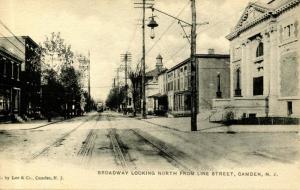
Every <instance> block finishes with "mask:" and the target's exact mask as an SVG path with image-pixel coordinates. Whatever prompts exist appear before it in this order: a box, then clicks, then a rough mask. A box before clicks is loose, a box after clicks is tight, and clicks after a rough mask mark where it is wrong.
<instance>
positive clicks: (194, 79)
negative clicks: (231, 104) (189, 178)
mask: <svg viewBox="0 0 300 190" xmlns="http://www.w3.org/2000/svg"><path fill="white" fill-rule="evenodd" d="M151 9H152V11H154V10H156V11H158V12H160V13H162V14H164V15H166V16H169V17H171V18H174V19H176V20H178V22H179V24H181V22H182V23H185V24H187V25H188V26H190V27H191V40H190V41H189V42H190V49H191V54H190V64H191V87H192V88H191V131H197V113H198V95H197V94H198V93H197V89H198V88H197V77H198V74H197V63H196V56H195V54H196V38H197V34H196V26H197V23H196V5H195V0H191V12H192V24H190V23H188V22H185V21H183V20H181V19H179V18H177V17H175V16H172V15H170V14H168V13H166V12H164V11H161V10H158V9H156V8H154V7H153V6H152V7H151ZM154 23H155V24H156V25H154ZM202 24H208V22H205V23H202ZM199 25H201V24H199ZM148 26H149V27H150V28H151V33H153V34H154V31H153V28H154V27H157V26H158V24H157V23H156V22H155V21H154V17H153V15H152V17H151V20H150V23H149V24H148ZM151 26H153V27H151ZM182 29H183V31H184V33H185V34H186V32H185V30H184V28H183V27H182ZM153 36H154V35H153ZM151 38H152V37H151Z"/></svg>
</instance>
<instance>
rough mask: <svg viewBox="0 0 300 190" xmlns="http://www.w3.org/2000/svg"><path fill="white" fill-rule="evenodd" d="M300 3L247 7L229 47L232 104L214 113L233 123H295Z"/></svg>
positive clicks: (299, 98) (299, 100) (299, 112)
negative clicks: (228, 114) (226, 114)
mask: <svg viewBox="0 0 300 190" xmlns="http://www.w3.org/2000/svg"><path fill="white" fill-rule="evenodd" d="M299 4H300V0H285V1H277V0H275V1H269V3H265V4H263V3H259V2H257V3H249V4H248V6H247V7H246V9H245V11H244V13H243V15H242V16H241V18H240V20H239V22H238V24H237V25H236V26H235V28H234V30H233V31H232V32H231V33H230V34H229V35H228V36H227V39H228V40H229V41H230V54H231V61H230V76H231V85H230V89H231V92H230V94H231V96H230V97H231V98H230V99H227V100H223V101H222V100H216V101H215V102H214V107H215V108H216V109H218V108H223V109H224V108H225V109H227V108H229V109H231V110H232V111H233V112H234V116H235V118H241V117H249V116H251V115H252V116H258V117H265V116H273V117H279V116H280V117H285V116H291V117H294V116H295V117H299V116H300V109H299V107H300V92H299V90H300V84H299V79H300V78H299V21H300V14H299V12H300V5H299Z"/></svg>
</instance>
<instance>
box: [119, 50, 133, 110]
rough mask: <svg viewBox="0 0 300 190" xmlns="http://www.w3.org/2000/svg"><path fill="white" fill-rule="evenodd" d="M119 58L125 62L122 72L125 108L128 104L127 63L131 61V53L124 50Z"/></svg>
mask: <svg viewBox="0 0 300 190" xmlns="http://www.w3.org/2000/svg"><path fill="white" fill-rule="evenodd" d="M121 60H122V61H123V62H124V64H125V68H124V72H125V108H127V105H128V83H127V79H128V63H129V62H130V61H131V53H129V52H126V53H125V54H121Z"/></svg>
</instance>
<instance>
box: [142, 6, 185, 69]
mask: <svg viewBox="0 0 300 190" xmlns="http://www.w3.org/2000/svg"><path fill="white" fill-rule="evenodd" d="M189 4H190V2H189V1H188V2H187V4H186V5H185V6H184V7H183V8H182V9H181V10H180V11H179V13H178V14H177V16H176V17H178V16H180V15H181V14H182V12H183V11H184V10H185V8H186V7H187V6H188V5H189ZM175 22H176V20H174V21H173V22H172V23H171V24H170V25H169V26H168V27H167V28H166V30H164V32H163V33H162V34H161V35H160V37H159V38H158V39H157V40H156V41H155V42H154V44H153V45H152V46H151V47H150V48H149V49H148V51H147V52H146V55H148V53H150V51H151V50H152V49H153V48H154V46H155V45H156V44H157V43H158V42H159V41H160V40H161V39H162V37H163V36H164V35H165V34H166V33H167V31H168V30H169V29H170V28H171V27H172V26H173V24H174V23H175ZM139 56H140V55H139ZM139 56H138V57H139ZM139 64H141V61H139V62H138V63H137V68H138V67H139Z"/></svg>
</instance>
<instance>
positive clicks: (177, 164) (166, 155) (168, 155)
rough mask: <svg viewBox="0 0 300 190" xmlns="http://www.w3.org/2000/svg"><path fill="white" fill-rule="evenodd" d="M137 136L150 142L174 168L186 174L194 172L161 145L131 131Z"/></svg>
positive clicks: (135, 131)
mask: <svg viewBox="0 0 300 190" xmlns="http://www.w3.org/2000/svg"><path fill="white" fill-rule="evenodd" d="M131 131H133V133H134V134H135V135H137V136H138V137H139V138H141V139H143V140H144V141H146V142H148V143H149V144H150V145H152V146H153V147H154V148H156V149H158V150H159V151H160V152H161V153H162V154H161V156H162V157H164V158H165V159H167V160H168V161H169V162H170V163H171V164H172V165H173V166H175V167H176V168H178V169H179V170H181V171H185V172H192V171H193V170H191V169H190V168H189V167H188V166H187V164H185V163H184V162H182V161H180V160H179V159H178V158H177V157H176V156H174V155H173V154H172V153H171V152H170V151H168V150H167V149H166V148H165V147H163V146H161V145H159V143H157V142H155V141H154V140H152V139H151V138H150V137H146V136H145V135H142V134H141V133H139V132H138V131H137V130H134V129H131Z"/></svg>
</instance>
